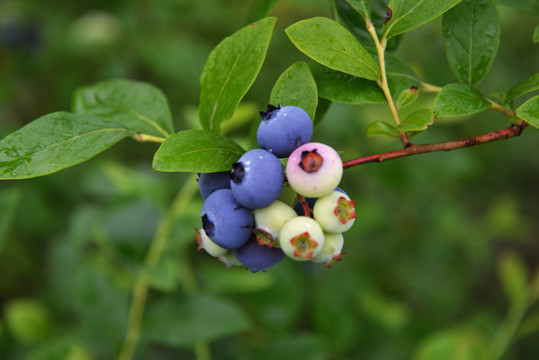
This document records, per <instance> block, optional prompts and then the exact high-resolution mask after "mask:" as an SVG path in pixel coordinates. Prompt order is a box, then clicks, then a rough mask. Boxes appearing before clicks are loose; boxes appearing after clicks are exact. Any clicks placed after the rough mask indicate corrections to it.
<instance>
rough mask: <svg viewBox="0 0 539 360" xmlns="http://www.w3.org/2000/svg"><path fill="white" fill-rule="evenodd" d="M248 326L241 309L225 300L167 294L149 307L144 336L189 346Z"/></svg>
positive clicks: (246, 328) (169, 343)
mask: <svg viewBox="0 0 539 360" xmlns="http://www.w3.org/2000/svg"><path fill="white" fill-rule="evenodd" d="M249 327H250V325H249V321H248V319H247V317H246V316H245V315H244V313H243V312H242V311H241V309H240V308H239V307H237V306H236V305H234V304H233V303H231V302H228V301H226V300H224V299H220V298H216V297H209V296H205V295H195V296H191V297H188V298H187V299H185V300H183V301H182V300H180V299H173V298H170V297H169V298H167V299H165V300H162V301H161V302H159V303H157V304H155V305H154V306H153V307H150V308H149V309H148V312H147V315H146V318H145V322H144V324H143V336H144V338H145V339H146V340H150V341H155V342H159V343H163V344H168V345H171V346H179V347H190V346H193V345H194V344H195V343H196V342H198V341H212V340H217V339H220V338H223V337H226V336H230V335H233V334H236V333H238V332H242V331H245V330H248V329H249Z"/></svg>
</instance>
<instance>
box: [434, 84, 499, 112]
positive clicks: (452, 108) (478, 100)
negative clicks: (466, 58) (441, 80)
mask: <svg viewBox="0 0 539 360" xmlns="http://www.w3.org/2000/svg"><path fill="white" fill-rule="evenodd" d="M489 106H490V104H489V102H488V101H487V99H485V97H484V96H483V95H482V94H481V92H480V91H479V90H477V89H475V88H474V87H471V86H469V85H466V84H449V85H446V86H444V87H443V88H442V90H441V91H440V92H439V93H438V95H437V96H436V99H435V100H434V106H433V111H434V115H435V116H436V117H437V118H442V117H452V116H465V115H472V114H475V113H478V112H481V111H483V110H485V109H487V108H488V107H489Z"/></svg>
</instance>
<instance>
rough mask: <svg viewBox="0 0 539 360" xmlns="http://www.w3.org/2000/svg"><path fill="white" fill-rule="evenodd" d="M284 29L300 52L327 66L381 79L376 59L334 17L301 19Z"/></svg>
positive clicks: (363, 76)
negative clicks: (332, 18)
mask: <svg viewBox="0 0 539 360" xmlns="http://www.w3.org/2000/svg"><path fill="white" fill-rule="evenodd" d="M285 32H286V34H287V35H288V37H289V38H290V40H291V41H292V43H294V45H295V46H296V47H297V48H298V49H299V50H300V51H301V52H303V53H304V54H305V55H307V56H308V57H310V58H311V59H313V60H314V61H316V62H318V63H320V64H322V65H324V66H327V67H329V68H331V69H334V70H338V71H341V72H344V73H347V74H350V75H354V76H357V77H361V78H365V79H369V80H377V79H378V78H379V68H378V64H377V63H376V61H375V60H374V58H373V57H372V56H371V55H370V54H369V52H368V51H367V50H366V49H365V48H364V47H363V45H361V44H360V43H359V41H358V40H357V39H356V38H355V37H354V35H352V34H351V33H350V32H349V31H348V30H346V29H345V28H344V27H343V26H342V25H340V24H338V23H337V22H335V21H333V20H331V19H328V18H324V17H314V18H311V19H306V20H302V21H299V22H297V23H295V24H293V25H291V26H289V27H288V28H286V30H285Z"/></svg>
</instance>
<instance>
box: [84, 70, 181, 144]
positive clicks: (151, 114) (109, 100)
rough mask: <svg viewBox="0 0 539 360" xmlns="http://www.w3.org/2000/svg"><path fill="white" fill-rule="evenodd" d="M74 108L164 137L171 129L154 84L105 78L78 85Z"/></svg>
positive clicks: (164, 102)
mask: <svg viewBox="0 0 539 360" xmlns="http://www.w3.org/2000/svg"><path fill="white" fill-rule="evenodd" d="M73 112H75V113H78V114H95V115H99V116H102V117H106V118H109V119H111V120H112V121H115V122H117V123H119V124H122V125H123V126H124V127H126V128H127V129H129V130H132V131H133V132H137V133H144V134H149V135H153V136H160V137H166V136H168V134H169V133H171V132H173V131H174V129H173V126H172V117H171V115H170V110H169V107H168V102H167V99H166V97H165V95H163V93H162V92H161V90H159V89H158V88H156V87H155V86H153V85H151V84H148V83H144V82H139V81H133V80H126V79H115V80H107V81H103V82H100V83H97V84H95V85H91V86H84V87H81V88H79V89H77V90H76V91H75V93H74V96H73Z"/></svg>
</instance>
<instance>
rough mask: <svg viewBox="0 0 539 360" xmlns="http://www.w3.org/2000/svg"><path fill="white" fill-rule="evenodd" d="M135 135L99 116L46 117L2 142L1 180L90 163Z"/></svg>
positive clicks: (42, 173)
mask: <svg viewBox="0 0 539 360" xmlns="http://www.w3.org/2000/svg"><path fill="white" fill-rule="evenodd" d="M131 135H133V133H132V132H131V131H129V130H127V129H124V128H122V127H121V126H120V125H119V124H117V123H113V122H111V121H110V120H107V119H103V118H101V117H98V116H95V115H82V114H71V113H66V112H56V113H52V114H48V115H45V116H43V117H40V118H39V119H36V120H34V121H32V122H31V123H29V124H28V125H26V126H24V127H22V128H21V129H19V130H17V131H15V132H14V133H12V134H10V135H8V136H6V137H5V138H4V139H3V140H1V141H0V179H2V180H3V179H27V178H32V177H37V176H42V175H47V174H51V173H54V172H56V171H58V170H61V169H64V168H67V167H69V166H73V165H76V164H79V163H81V162H83V161H86V160H88V159H90V158H92V157H94V156H95V155H97V154H99V153H100V152H102V151H103V150H105V149H107V148H109V147H111V146H112V145H114V144H115V143H116V142H118V141H120V140H121V139H123V138H125V137H127V136H131Z"/></svg>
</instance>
